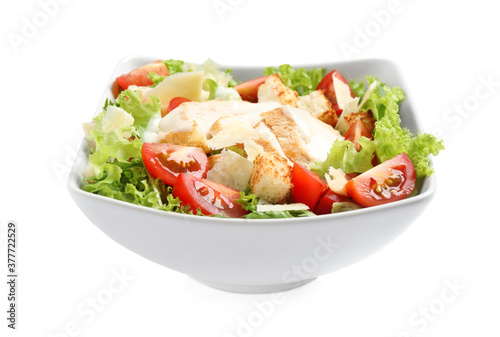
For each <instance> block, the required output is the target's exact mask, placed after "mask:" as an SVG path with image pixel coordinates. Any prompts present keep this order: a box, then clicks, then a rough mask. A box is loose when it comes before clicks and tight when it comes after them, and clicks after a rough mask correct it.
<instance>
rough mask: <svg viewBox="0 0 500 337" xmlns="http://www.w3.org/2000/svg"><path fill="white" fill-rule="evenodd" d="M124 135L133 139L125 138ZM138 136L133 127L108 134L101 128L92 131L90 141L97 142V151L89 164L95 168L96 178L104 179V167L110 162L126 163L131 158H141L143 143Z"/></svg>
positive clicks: (124, 127)
mask: <svg viewBox="0 0 500 337" xmlns="http://www.w3.org/2000/svg"><path fill="white" fill-rule="evenodd" d="M124 133H125V134H127V133H128V134H130V136H131V137H128V138H126V137H124ZM136 136H137V130H136V128H135V127H134V126H133V125H131V126H123V127H121V128H118V129H116V130H114V131H112V132H108V133H106V132H104V131H102V129H100V128H95V129H93V130H90V137H89V140H90V141H94V142H95V149H94V151H93V153H91V154H90V155H89V161H88V162H89V164H90V165H92V167H93V168H94V172H95V175H96V177H98V178H101V177H102V174H103V166H104V165H105V164H106V163H108V162H110V161H116V162H121V163H125V162H128V161H129V159H130V158H136V157H139V158H140V155H141V146H142V142H141V141H140V139H139V138H138V137H136Z"/></svg>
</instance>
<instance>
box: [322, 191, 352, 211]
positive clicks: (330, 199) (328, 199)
mask: <svg viewBox="0 0 500 337" xmlns="http://www.w3.org/2000/svg"><path fill="white" fill-rule="evenodd" d="M343 201H352V200H351V198H349V197H346V196H344V195H340V194H337V193H335V192H333V191H332V190H330V189H328V190H327V191H326V193H325V195H323V197H321V199H320V200H319V202H318V205H317V206H316V209H315V210H314V213H315V214H317V215H321V214H331V213H332V206H333V204H334V203H336V202H343Z"/></svg>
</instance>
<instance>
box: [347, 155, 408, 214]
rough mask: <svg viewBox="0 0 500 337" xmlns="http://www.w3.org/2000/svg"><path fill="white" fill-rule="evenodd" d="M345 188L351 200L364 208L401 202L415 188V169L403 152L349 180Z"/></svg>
mask: <svg viewBox="0 0 500 337" xmlns="http://www.w3.org/2000/svg"><path fill="white" fill-rule="evenodd" d="M345 187H346V189H347V193H349V195H350V196H351V198H353V199H354V201H356V202H357V203H358V204H360V205H362V206H364V207H370V206H377V205H382V204H386V203H389V202H393V201H397V200H401V199H404V198H406V197H407V196H408V195H410V193H411V192H412V191H413V189H414V187H415V168H414V167H413V164H412V162H411V160H410V158H408V156H407V155H406V153H404V152H403V153H401V154H399V155H397V156H396V157H394V158H392V159H390V160H387V161H385V162H383V163H382V164H379V165H377V166H375V167H374V168H372V169H370V170H368V171H366V172H364V173H362V174H360V175H359V176H357V177H355V178H353V179H352V180H349V181H348V182H347V184H346V185H345Z"/></svg>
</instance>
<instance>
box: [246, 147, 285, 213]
mask: <svg viewBox="0 0 500 337" xmlns="http://www.w3.org/2000/svg"><path fill="white" fill-rule="evenodd" d="M253 165H254V168H253V171H252V174H251V176H250V187H251V189H252V193H254V194H255V195H256V196H258V197H259V198H262V199H264V200H266V201H268V202H270V203H274V204H276V203H281V202H283V201H285V200H287V197H288V196H289V194H290V191H291V190H292V186H293V185H292V167H291V166H290V165H289V164H288V161H287V160H286V159H285V158H283V157H281V156H279V155H277V154H275V153H272V152H263V153H261V154H259V155H258V156H257V157H256V158H255V160H254V162H253Z"/></svg>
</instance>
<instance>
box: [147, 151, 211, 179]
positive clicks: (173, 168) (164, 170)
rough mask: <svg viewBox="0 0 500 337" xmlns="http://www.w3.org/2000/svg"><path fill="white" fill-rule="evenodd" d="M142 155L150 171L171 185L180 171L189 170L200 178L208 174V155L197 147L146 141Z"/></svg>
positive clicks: (188, 171)
mask: <svg viewBox="0 0 500 337" xmlns="http://www.w3.org/2000/svg"><path fill="white" fill-rule="evenodd" d="M141 155H142V161H143V162H144V166H145V167H146V169H147V170H148V172H149V173H150V174H151V175H152V176H153V177H154V178H161V180H162V181H163V182H164V183H165V184H167V185H170V186H172V185H173V184H174V182H175V179H176V178H177V176H178V175H179V174H180V173H184V172H187V173H189V174H192V175H193V176H196V177H199V178H205V177H206V176H207V171H208V158H207V155H206V154H205V152H203V150H202V149H200V148H197V147H189V146H182V145H172V144H164V143H144V144H143V145H142V149H141Z"/></svg>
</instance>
